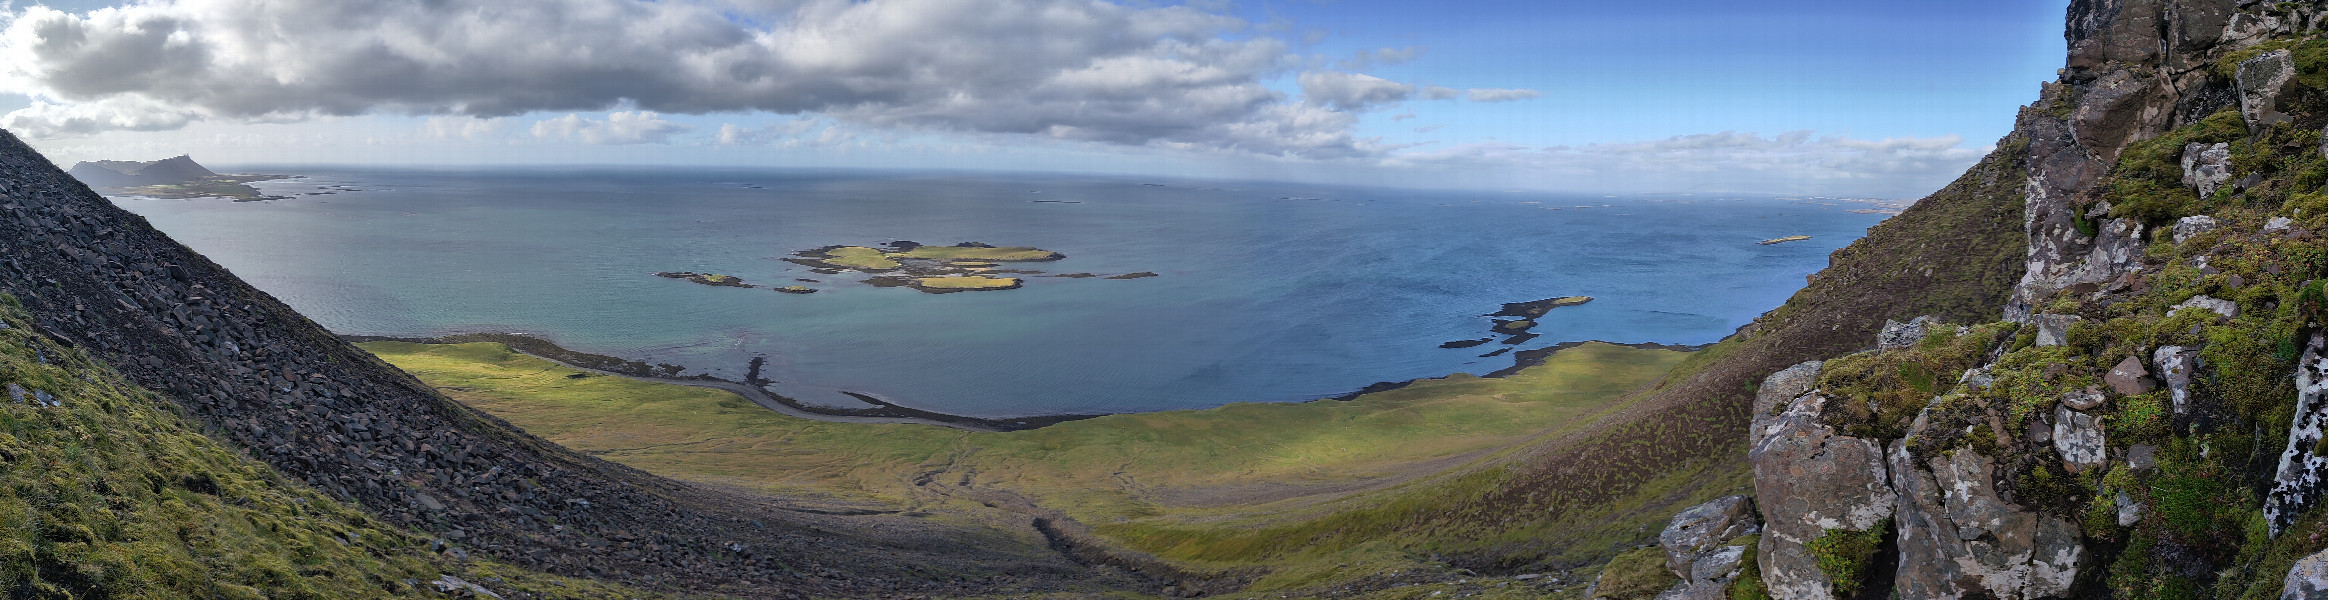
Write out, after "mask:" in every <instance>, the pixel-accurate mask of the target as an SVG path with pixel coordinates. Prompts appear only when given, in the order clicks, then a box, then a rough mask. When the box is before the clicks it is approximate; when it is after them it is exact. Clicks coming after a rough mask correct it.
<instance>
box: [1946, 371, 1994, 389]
mask: <svg viewBox="0 0 2328 600" xmlns="http://www.w3.org/2000/svg"><path fill="white" fill-rule="evenodd" d="M1996 382H1997V376H1996V375H1995V374H1993V373H1990V372H1989V368H1988V367H1973V368H1970V369H1965V370H1964V375H1962V376H1959V377H1957V378H1956V383H1959V384H1962V385H1964V387H1965V389H1968V390H1980V389H1983V388H1987V387H1988V386H1989V385H1991V384H1994V383H1996Z"/></svg>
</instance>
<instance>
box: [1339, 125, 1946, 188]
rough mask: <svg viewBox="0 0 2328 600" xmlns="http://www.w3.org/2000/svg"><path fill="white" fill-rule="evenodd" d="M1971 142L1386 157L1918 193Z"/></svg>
mask: <svg viewBox="0 0 2328 600" xmlns="http://www.w3.org/2000/svg"><path fill="white" fill-rule="evenodd" d="M1962 143H1963V138H1960V137H1958V136H1953V135H1950V136H1940V137H1932V138H1890V139H1883V140H1859V139H1852V138H1847V137H1837V136H1825V137H1820V136H1815V135H1814V134H1813V133H1812V132H1809V131H1794V132H1787V133H1782V134H1778V135H1776V136H1770V137H1764V136H1761V135H1757V134H1753V133H1740V132H1733V131H1725V132H1721V133H1710V134H1697V135H1684V136H1675V137H1671V138H1666V139H1661V140H1650V141H1640V142H1624V143H1610V144H1589V145H1583V146H1555V147H1550V148H1531V147H1527V146H1519V145H1513V144H1503V143H1472V144H1460V145H1456V146H1451V147H1447V148H1443V149H1438V150H1432V151H1422V152H1402V153H1398V154H1393V155H1391V156H1389V157H1388V158H1386V159H1384V160H1383V161H1381V162H1380V163H1379V166H1382V167H1387V168H1391V169H1419V170H1427V171H1434V172H1442V173H1461V172H1470V173H1475V174H1480V175H1481V176H1492V177H1498V178H1506V179H1512V180H1514V181H1506V182H1501V183H1504V184H1509V185H1529V186H1530V187H1540V188H1555V189H1577V190H1594V191H1634V192H1684V191H1725V192H1767V193H1821V194H1854V195H1876V196H1884V197H1891V198H1911V197H1919V196H1922V195H1924V194H1928V193H1930V192H1931V191H1933V190H1936V189H1939V188H1940V186H1942V185H1945V184H1946V183H1947V182H1948V181H1950V180H1952V179H1954V178H1955V177H1956V176H1957V175H1958V174H1961V173H1963V172H1964V169H1965V168H1967V167H1970V166H1971V165H1972V163H1974V162H1976V161H1978V160H1980V157H1981V156H1983V155H1985V154H1987V153H1988V152H1989V149H1986V148H1983V149H1968V148H1962V147H1960V146H1961V145H1962ZM1482 183H1495V182H1482ZM1530 184H1533V185H1530Z"/></svg>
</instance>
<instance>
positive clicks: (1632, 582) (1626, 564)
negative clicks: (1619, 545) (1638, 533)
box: [1593, 546, 1681, 600]
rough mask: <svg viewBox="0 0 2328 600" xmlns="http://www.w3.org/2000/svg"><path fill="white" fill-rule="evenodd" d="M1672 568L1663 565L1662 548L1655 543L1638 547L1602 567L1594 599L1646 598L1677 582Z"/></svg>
mask: <svg viewBox="0 0 2328 600" xmlns="http://www.w3.org/2000/svg"><path fill="white" fill-rule="evenodd" d="M1680 582H1681V578H1679V577H1674V576H1673V571H1672V570H1669V569H1666V568H1665V551H1664V550H1660V549H1658V548H1657V547H1655V546H1651V547H1647V548H1638V549H1634V550H1632V551H1630V552H1626V553H1624V554H1619V555H1617V557H1616V558H1612V559H1609V566H1607V567H1604V568H1602V569H1601V575H1600V586H1599V587H1598V588H1596V591H1595V592H1593V597H1594V598H1608V599H1610V600H1648V599H1650V598H1656V597H1657V594H1658V592H1663V591H1665V590H1667V589H1670V588H1672V587H1673V584H1675V583H1680Z"/></svg>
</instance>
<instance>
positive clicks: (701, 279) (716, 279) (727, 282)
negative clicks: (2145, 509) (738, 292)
mask: <svg viewBox="0 0 2328 600" xmlns="http://www.w3.org/2000/svg"><path fill="white" fill-rule="evenodd" d="M655 276H656V277H668V278H671V279H685V280H688V281H693V282H696V283H700V284H703V285H709V286H718V287H740V288H745V289H750V288H755V287H759V286H756V285H752V284H749V283H744V280H743V278H741V277H736V276H734V275H720V274H717V273H697V272H694V271H664V272H661V273H656V274H655ZM792 287H800V286H792ZM781 289H782V288H779V291H781Z"/></svg>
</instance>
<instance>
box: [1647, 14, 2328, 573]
mask: <svg viewBox="0 0 2328 600" xmlns="http://www.w3.org/2000/svg"><path fill="white" fill-rule="evenodd" d="M2324 15H2328V6H2324V5H2323V3H2320V2H2276V3H2274V2H2258V1H2255V0H2074V1H2073V2H2072V3H2071V4H2070V7H2069V14H2068V20H2067V39H2068V42H2069V57H2068V61H2067V64H2066V66H2065V68H2063V69H2062V70H2061V72H2060V79H2059V80H2058V81H2055V82H2052V83H2048V84H2046V85H2045V86H2044V88H2043V91H2042V94H2041V96H2040V97H2039V99H2038V101H2037V102H2036V103H2034V104H2032V105H2030V106H2028V107H2025V108H2023V109H2022V110H2021V112H2020V114H2019V115H2018V117H2017V120H2016V123H2015V129H2014V132H2013V133H2012V134H2011V135H2010V136H2008V137H2007V138H2006V139H2005V140H2004V141H2003V142H2002V143H2000V144H1999V149H1998V151H1997V153H1996V154H1995V155H1992V156H1991V157H1989V159H1988V160H1986V161H1984V162H1983V166H1982V167H1979V168H1987V169H1997V170H2000V171H2002V172H2004V173H2007V175H2005V177H2007V178H2010V179H2016V180H2020V181H2023V182H2024V183H2023V185H2022V186H2021V188H2020V190H2018V194H2017V195H2018V196H2020V199H2021V201H2022V207H2021V208H2022V210H2021V213H2022V215H2023V223H2022V224H2021V227H2020V232H2019V234H2020V235H2022V236H2023V237H2024V239H2025V241H2026V242H2025V243H2026V246H2025V247H2026V249H2027V255H2026V260H2025V261H2023V262H2022V264H2021V265H2020V269H2019V270H2020V272H2021V273H2020V276H2019V278H2018V280H2017V281H2016V282H2015V283H2014V284H2013V285H2012V286H2011V288H2010V295H2009V297H2008V298H2006V299H2005V301H2004V302H2002V303H2001V305H2000V306H1999V307H1998V308H1999V309H2001V310H2000V311H1999V314H2001V317H2002V318H2001V319H1999V318H1986V319H1984V318H1979V317H1974V318H1966V315H1961V314H1959V315H1937V316H1936V317H1928V318H1919V319H1900V320H1897V321H1894V322H1891V323H1889V324H1888V325H1887V326H1886V327H1885V328H1884V329H1883V330H1881V331H1880V332H1878V333H1877V334H1876V335H1874V336H1871V337H1868V338H1862V340H1863V341H1862V342H1861V343H1862V346H1861V348H1863V349H1860V350H1858V351H1856V352H1851V351H1846V352H1839V353H1824V354H1817V355H1814V356H1809V357H1807V358H1812V359H1817V360H1809V361H1807V362H1801V363H1799V364H1795V365H1793V366H1791V367H1786V368H1783V369H1773V370H1771V371H1768V372H1769V373H1770V374H1769V375H1768V376H1767V377H1766V378H1764V380H1763V381H1762V382H1761V384H1760V385H1759V387H1758V390H1757V391H1758V393H1757V397H1756V401H1755V403H1754V406H1753V414H1752V416H1751V419H1752V423H1751V425H1750V427H1749V430H1748V432H1747V433H1746V438H1747V439H1746V440H1745V442H1746V443H1747V444H1748V446H1749V447H1750V450H1749V451H1748V459H1747V460H1748V463H1749V464H1750V466H1751V468H1752V470H1753V482H1754V484H1753V488H1754V492H1755V497H1754V498H1753V504H1754V505H1755V507H1756V508H1757V511H1756V515H1755V516H1758V517H1759V519H1746V520H1745V521H1746V523H1747V525H1741V526H1739V527H1745V526H1748V525H1751V526H1756V527H1759V528H1760V530H1761V533H1760V535H1759V536H1757V537H1753V538H1747V539H1745V540H1743V541H1740V542H1735V543H1734V544H1735V545H1737V546H1738V547H1740V548H1741V551H1742V552H1746V553H1750V554H1752V555H1753V560H1752V563H1753V564H1751V565H1741V566H1737V567H1732V568H1730V571H1729V572H1726V573H1720V574H1718V575H1727V576H1729V577H1730V579H1729V580H1720V579H1719V578H1713V579H1709V578H1706V577H1704V575H1705V574H1704V573H1696V572H1690V573H1684V572H1682V571H1681V570H1679V569H1678V568H1677V569H1676V570H1674V571H1673V572H1674V573H1675V574H1676V575H1677V576H1679V577H1681V578H1683V579H1685V581H1683V582H1682V583H1680V584H1676V585H1675V586H1674V587H1673V588H1672V590H1670V591H1669V592H1667V593H1668V595H1671V596H1676V597H1681V596H1688V597H1718V596H1690V595H1691V594H1703V593H1709V592H1707V591H1706V590H1714V591H1715V592H1718V593H1720V594H1727V595H1729V596H1730V597H1742V596H1748V597H1750V596H1759V595H1762V594H1767V595H1768V596H1769V597H1775V598H1787V599H1794V598H1805V599H1826V598H1838V597H1857V598H1884V597H1896V598H1909V599H1920V598H1993V599H2000V600H2008V599H2021V598H2072V597H2075V598H2089V597H2096V598H2098V597H2116V598H2153V597H2156V598H2197V597H2214V598H2271V597H2286V598H2328V591H2323V590H2328V554H2323V553H2322V551H2323V550H2324V549H2328V510H2322V509H2320V508H2319V506H2320V505H2321V504H2322V502H2321V499H2322V497H2323V496H2324V495H2328V494H2324V491H2328V483H2324V481H2328V434H2323V433H2322V432H2323V431H2324V430H2328V403H2324V402H2322V398H2321V395H2322V392H2323V391H2324V390H2328V383H2323V382H2324V381H2328V359H2324V358H2323V357H2324V356H2328V333H2324V332H2323V329H2322V323H2323V322H2328V283H2324V282H2323V279H2328V243H2324V242H2323V240H2322V238H2321V234H2322V233H2323V232H2328V189H2323V186H2324V185H2328V130H2324V129H2323V128H2324V126H2328V35H2323V33H2324V32H2323V31H2322V29H2321V26H2322V25H2323V23H2322V20H2323V16H2324ZM1928 201H1929V200H1927V202H1928ZM1872 237H1874V236H1872V235H1871V238H1872ZM1782 312H1783V309H1782ZM1774 314H1775V313H1774ZM1711 506H1712V505H1709V507H1700V508H1698V509H1692V510H1691V511H1687V512H1685V513H1683V515H1681V516H1680V517H1676V519H1675V520H1674V522H1673V525H1672V527H1673V528H1680V529H1688V528H1690V527H1703V526H1702V525H1700V524H1699V523H1702V522H1703V521H1704V520H1705V519H1704V518H1703V517H1702V513H1705V512H1707V511H1709V510H1713V509H1714V508H1718V507H1711ZM1673 531H1674V529H1669V530H1668V537H1672V536H1673ZM1666 549H1667V551H1668V552H1678V551H1681V550H1687V548H1676V546H1674V545H1673V544H1667V545H1666ZM1725 565H1726V564H1725ZM1693 577H1695V579H1691V578H1693Z"/></svg>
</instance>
